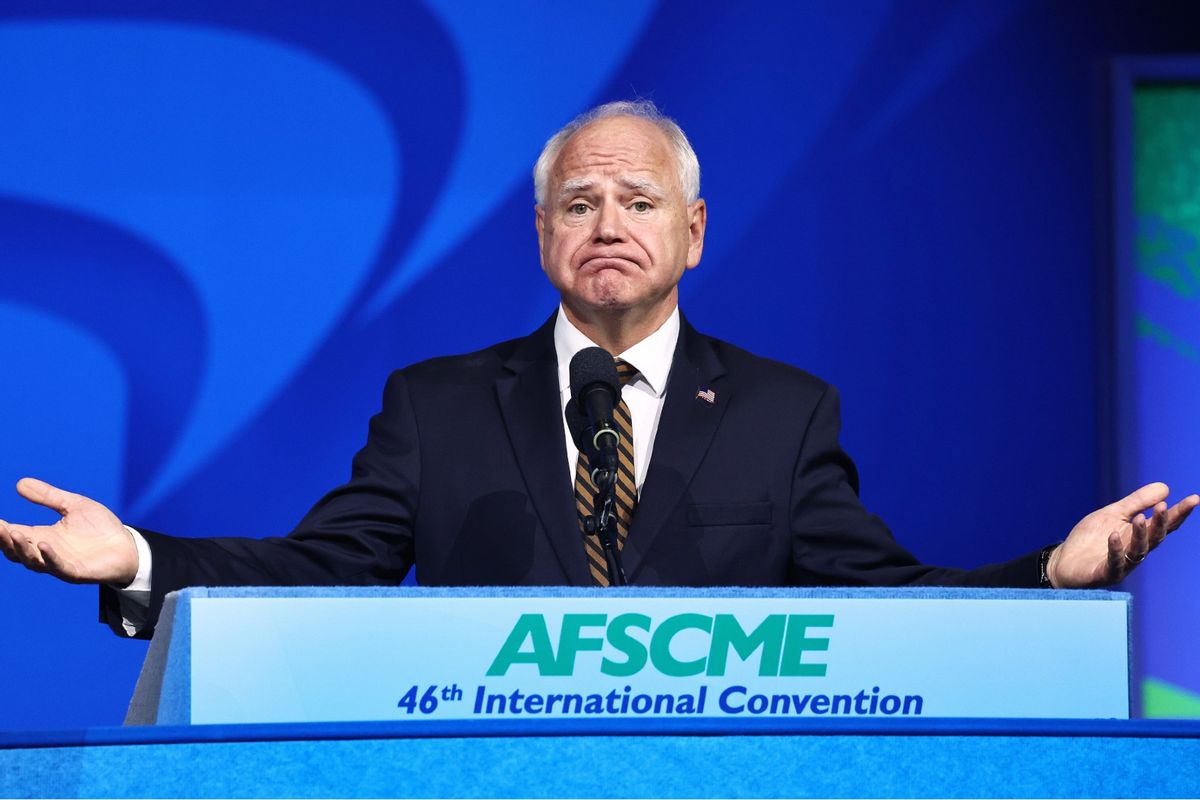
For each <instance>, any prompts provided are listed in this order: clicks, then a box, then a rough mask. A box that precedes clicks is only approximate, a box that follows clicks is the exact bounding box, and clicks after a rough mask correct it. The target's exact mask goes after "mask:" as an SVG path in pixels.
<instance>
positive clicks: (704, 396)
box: [696, 387, 717, 406]
mask: <svg viewBox="0 0 1200 800" xmlns="http://www.w3.org/2000/svg"><path fill="white" fill-rule="evenodd" d="M696 399H697V400H703V401H704V402H706V403H708V404H709V405H710V406H711V405H714V404H715V403H716V402H717V393H716V392H714V391H713V390H712V389H705V388H704V387H700V388H699V389H697V390H696Z"/></svg>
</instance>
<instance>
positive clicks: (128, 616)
mask: <svg viewBox="0 0 1200 800" xmlns="http://www.w3.org/2000/svg"><path fill="white" fill-rule="evenodd" d="M125 530H127V531H129V534H130V535H131V536H132V537H133V543H134V545H135V546H136V547H137V554H138V568H137V574H136V575H134V576H133V580H132V581H131V582H130V584H129V585H128V586H126V587H125V588H123V589H122V588H118V587H113V588H114V589H116V590H117V602H118V605H119V606H120V609H121V627H122V628H124V629H125V634H126V635H127V636H136V635H137V632H138V631H140V630H141V629H142V628H144V627H146V616H147V613H146V612H148V611H149V610H150V545H149V544H147V542H146V537H144V536H142V535H141V534H140V533H138V532H137V531H136V530H134V529H133V528H131V527H129V526H128V525H126V526H125Z"/></svg>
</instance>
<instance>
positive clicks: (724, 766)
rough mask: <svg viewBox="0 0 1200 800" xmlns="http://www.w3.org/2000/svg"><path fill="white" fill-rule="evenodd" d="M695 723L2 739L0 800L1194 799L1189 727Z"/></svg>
mask: <svg viewBox="0 0 1200 800" xmlns="http://www.w3.org/2000/svg"><path fill="white" fill-rule="evenodd" d="M706 724H707V725H709V726H710V728H709V730H708V733H707V734H705V735H701V734H691V735H683V734H679V733H675V732H672V731H671V730H670V728H671V727H672V726H675V727H678V725H677V723H676V721H674V720H643V721H641V722H640V723H639V725H640V727H641V728H642V729H643V730H642V733H641V734H638V733H635V732H632V731H630V730H625V731H624V735H620V736H617V735H603V734H597V733H595V730H594V729H595V727H596V726H595V725H591V726H589V725H585V724H582V723H580V722H578V721H576V722H572V723H571V725H572V726H573V730H567V729H564V728H562V726H561V724H560V723H557V722H554V723H552V722H550V721H543V722H542V723H532V724H531V723H525V725H524V726H523V727H524V733H518V732H517V731H516V730H514V729H513V727H514V726H513V724H512V723H511V722H503V723H491V724H489V725H483V726H480V725H478V724H475V725H466V724H465V723H463V722H452V723H438V722H425V723H370V724H364V723H355V724H352V725H335V724H316V725H249V726H206V725H198V726H186V727H180V728H175V727H169V726H162V727H159V726H150V727H126V728H110V729H92V730H90V731H87V732H84V733H71V734H60V735H57V736H56V735H50V734H38V735H36V736H37V738H31V737H26V738H24V739H22V738H21V737H19V736H16V735H13V734H6V735H0V796H4V797H96V796H101V797H385V796H386V797H1195V796H1198V795H1200V738H1198V737H1200V726H1197V724H1196V723H1193V722H1179V723H1175V722H1168V721H1165V720H1152V721H1151V720H1106V721H1047V720H1003V721H979V720H932V719H929V720H899V719H895V720H838V721H836V722H832V721H829V720H824V721H818V720H812V719H788V720H758V721H757V724H751V725H743V731H742V733H741V734H740V735H739V734H734V733H733V732H732V731H731V730H729V727H730V726H729V721H728V720H709V721H708V722H707V723H706ZM551 725H555V726H557V727H558V730H557V732H555V731H554V730H552V729H551V728H550V727H549V726H551ZM589 727H591V728H592V729H593V730H592V731H590V732H589V730H588V728H589ZM623 727H625V728H632V727H633V726H632V725H629V724H623ZM722 727H724V728H726V730H724V731H722V730H721V728H722ZM466 728H469V729H470V730H471V732H472V733H471V734H470V735H468V733H467V731H466ZM489 728H490V729H489ZM539 728H540V730H539ZM753 729H756V730H753ZM601 756H605V757H607V758H608V761H609V766H608V768H603V767H602V766H601V764H600V758H601Z"/></svg>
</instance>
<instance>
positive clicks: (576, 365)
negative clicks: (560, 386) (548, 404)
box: [571, 347, 621, 403]
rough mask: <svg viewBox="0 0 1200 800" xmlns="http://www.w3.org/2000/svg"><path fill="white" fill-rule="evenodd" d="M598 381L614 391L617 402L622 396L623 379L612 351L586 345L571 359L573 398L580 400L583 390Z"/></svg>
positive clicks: (614, 398)
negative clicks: (618, 372)
mask: <svg viewBox="0 0 1200 800" xmlns="http://www.w3.org/2000/svg"><path fill="white" fill-rule="evenodd" d="M597 383H599V384H602V385H604V386H606V387H607V388H608V389H609V390H610V391H611V392H612V395H613V402H614V403H616V402H617V398H619V397H620V396H621V379H620V377H619V376H618V375H617V365H616V363H615V362H614V361H613V357H612V353H610V352H608V351H607V350H605V349H604V348H603V347H585V348H584V349H583V350H580V351H579V352H578V353H576V354H575V357H574V358H572V359H571V399H572V400H573V401H575V402H579V395H580V394H581V393H582V392H583V390H584V389H586V388H588V387H590V386H592V385H594V384H597Z"/></svg>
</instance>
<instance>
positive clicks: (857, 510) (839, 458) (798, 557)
mask: <svg viewBox="0 0 1200 800" xmlns="http://www.w3.org/2000/svg"><path fill="white" fill-rule="evenodd" d="M840 428H841V421H840V412H839V402H838V395H837V390H836V389H834V388H833V387H832V386H829V387H827V388H826V390H825V393H824V394H823V395H822V397H821V399H820V400H819V401H818V402H817V405H816V407H815V409H814V411H813V413H812V416H811V418H810V420H809V424H808V429H807V431H806V432H805V435H804V442H803V445H802V447H801V451H800V455H799V457H798V459H797V461H796V466H795V472H794V479H793V493H792V500H791V508H790V512H791V527H792V532H793V546H792V554H793V567H794V579H795V582H796V583H797V584H800V585H826V586H833V585H843V586H903V585H926V586H978V587H985V586H997V587H1000V586H1004V587H1027V588H1036V587H1037V586H1038V584H1039V574H1038V554H1039V551H1034V552H1033V553H1028V554H1026V555H1024V556H1021V557H1020V558H1017V559H1014V560H1013V561H1007V562H1004V563H1000V564H988V565H986V566H983V567H979V568H978V569H974V570H960V569H948V568H942V567H934V566H929V565H925V564H922V563H921V562H920V561H918V560H917V558H916V557H915V556H914V555H913V554H912V553H910V552H908V550H906V549H905V548H904V547H902V546H901V545H900V544H899V543H898V542H897V541H896V540H895V538H894V537H893V536H892V534H891V532H890V531H889V530H888V528H887V526H886V525H884V523H883V521H882V520H881V519H880V518H879V517H877V516H875V515H874V514H871V513H869V512H868V511H867V510H866V508H864V507H863V505H862V502H861V501H860V500H859V497H858V471H857V469H856V468H855V466H854V462H853V461H851V460H850V457H849V456H848V455H846V453H845V451H844V450H842V448H841V445H840V444H839V443H838V433H839V431H840Z"/></svg>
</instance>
